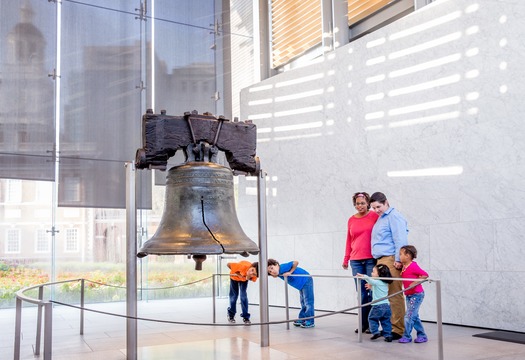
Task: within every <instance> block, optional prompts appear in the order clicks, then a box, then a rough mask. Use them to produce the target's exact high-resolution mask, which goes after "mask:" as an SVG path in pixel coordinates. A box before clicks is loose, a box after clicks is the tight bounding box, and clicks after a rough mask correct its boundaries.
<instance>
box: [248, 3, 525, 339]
mask: <svg viewBox="0 0 525 360" xmlns="http://www.w3.org/2000/svg"><path fill="white" fill-rule="evenodd" d="M524 17H525V2H521V1H515V0H487V1H483V2H480V1H476V0H457V1H451V0H440V1H436V2H433V3H432V4H430V5H428V6H425V7H423V8H422V9H421V10H418V11H416V12H414V13H413V14H411V15H409V16H406V17H404V18H402V19H399V20H398V21H396V22H394V23H392V24H390V25H388V26H386V27H384V28H381V29H379V30H377V31H375V32H373V33H371V34H369V35H366V36H364V37H362V38H360V39H358V40H356V41H353V42H352V43H350V44H347V45H345V46H343V47H340V48H338V49H336V50H335V51H333V52H330V53H327V54H326V55H325V56H324V57H322V58H320V59H318V60H317V61H316V62H315V63H312V64H310V65H308V66H304V67H302V68H298V69H294V70H291V71H287V72H284V73H282V74H279V75H277V76H274V77H272V78H270V79H267V80H265V81H262V82H260V83H258V84H255V85H253V86H251V87H250V88H247V89H244V90H243V91H242V93H241V118H243V119H251V120H253V121H254V123H256V124H257V126H258V129H259V133H258V149H257V153H258V155H259V156H260V157H261V160H262V163H263V164H264V168H265V169H266V170H267V171H268V175H269V177H270V178H272V179H273V180H271V182H270V183H269V185H268V188H269V192H268V198H267V201H268V232H269V234H270V235H271V236H270V240H269V241H270V246H271V247H275V249H278V250H276V251H279V252H280V253H283V254H284V253H286V254H287V255H288V256H293V257H296V260H299V261H300V262H301V264H307V265H308V266H310V267H311V268H312V269H313V271H315V273H318V274H319V273H323V274H332V275H334V276H336V275H339V274H341V273H347V272H344V271H343V270H341V264H340V263H341V261H342V255H343V253H344V248H341V247H343V246H344V234H345V232H346V222H347V219H348V217H349V216H350V215H352V213H353V211H354V210H353V207H352V204H351V195H352V193H354V192H355V191H367V192H369V193H373V192H374V191H383V192H384V193H385V194H386V195H387V197H388V198H389V200H390V203H391V205H392V206H394V207H395V208H397V209H398V210H399V211H401V213H402V214H403V215H404V216H405V217H406V218H407V220H408V223H409V229H410V233H409V241H410V242H411V243H413V244H415V245H416V246H417V247H418V249H419V259H418V261H419V263H420V264H421V265H422V266H423V267H424V268H425V269H426V270H427V271H429V273H430V274H431V277H437V278H441V280H442V290H443V294H442V295H443V316H444V321H445V322H449V323H456V324H464V325H474V326H485V327H491V328H492V327H493V328H501V329H507V330H516V331H520V329H522V328H523V325H522V324H521V323H520V322H519V321H518V320H517V317H515V318H512V319H506V321H505V320H502V317H501V316H499V315H498V311H499V310H498V309H500V308H505V309H509V308H514V307H515V304H517V303H520V302H521V300H522V299H521V295H519V294H518V291H519V289H521V288H523V280H522V279H524V278H525V271H524V265H523V261H521V259H523V255H524V250H523V249H524V248H525V247H524V246H523V244H524V243H525V238H524V236H525V235H524V233H525V231H524V230H525V229H524V225H522V224H524V223H525V221H524V220H525V207H523V206H522V204H523V203H525V192H524V191H523V179H524V178H525V159H524V156H523V155H522V154H523V153H525V141H523V139H525V125H524V123H523V119H524V114H525V102H524V101H523V98H525V82H523V81H522V79H523V78H524V75H525V67H524V66H523V64H522V62H523V61H522V55H521V54H523V52H524V51H525V37H523V36H522V33H523V30H522V29H523V25H522V19H523V18H524ZM248 197H249V195H246V191H245V192H244V193H243V191H242V190H241V182H239V207H240V208H243V209H244V208H245V209H246V214H248V213H249V212H250V210H249V209H250V208H253V207H254V206H255V205H254V204H255V203H254V199H253V195H252V196H251V197H249V198H248ZM245 198H246V199H245ZM242 216H243V221H248V222H249V221H253V220H250V219H248V218H244V215H242ZM248 227H249V228H250V226H248ZM251 229H254V227H253V226H252V227H251ZM283 237H284V238H285V239H287V240H286V241H284V242H281V243H280V244H274V242H275V241H280V239H281V238H283ZM290 239H293V240H290ZM299 243H300V245H299ZM330 244H331V246H332V249H328V246H329V245H330ZM287 246H288V248H286V247H287ZM305 267H306V266H305ZM478 275H479V276H478ZM513 281H514V283H513ZM320 286H324V285H320ZM328 287H329V286H327V288H328ZM426 289H428V290H427V291H428V292H427V299H426V300H425V306H424V307H423V309H422V314H424V317H426V318H427V319H431V318H432V317H433V316H435V306H434V304H432V303H434V302H435V292H434V285H433V284H432V283H431V284H428V285H426ZM332 290H333V291H332V293H330V294H328V293H326V291H324V289H323V291H319V294H317V293H316V296H317V297H318V298H319V301H318V303H322V304H323V305H324V304H326V306H331V307H332V309H333V310H336V308H337V307H338V306H339V305H340V304H343V303H344V301H345V299H347V295H348V291H355V290H353V289H352V288H351V287H350V289H346V288H345V289H338V288H337V287H336V288H334V289H332ZM281 295H282V294H281ZM278 297H279V296H276V297H275V300H276V301H277V300H278ZM350 298H355V295H354V296H350ZM316 302H317V301H316ZM330 304H331V305H330ZM431 304H432V306H427V305H431ZM517 311H518V315H522V314H521V313H520V311H521V310H517ZM504 314H507V310H505V312H504ZM480 315H481V316H480ZM521 318H523V316H522V317H521Z"/></svg>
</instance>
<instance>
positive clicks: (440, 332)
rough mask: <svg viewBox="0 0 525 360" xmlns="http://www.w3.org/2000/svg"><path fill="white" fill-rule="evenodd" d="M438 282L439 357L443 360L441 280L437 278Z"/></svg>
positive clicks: (436, 281)
mask: <svg viewBox="0 0 525 360" xmlns="http://www.w3.org/2000/svg"><path fill="white" fill-rule="evenodd" d="M435 283H436V316H437V332H438V358H439V360H443V356H444V355H443V314H442V312H441V280H435Z"/></svg>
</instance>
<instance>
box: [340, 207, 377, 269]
mask: <svg viewBox="0 0 525 360" xmlns="http://www.w3.org/2000/svg"><path fill="white" fill-rule="evenodd" d="M378 217H379V216H378V215H377V214H376V213H375V212H373V211H370V212H368V214H366V215H365V216H363V217H361V218H358V217H355V215H352V216H351V217H350V219H348V233H347V235H346V251H345V258H344V260H343V265H348V260H364V259H372V258H373V256H372V245H371V239H372V228H373V227H374V224H375V223H376V220H377V218H378Z"/></svg>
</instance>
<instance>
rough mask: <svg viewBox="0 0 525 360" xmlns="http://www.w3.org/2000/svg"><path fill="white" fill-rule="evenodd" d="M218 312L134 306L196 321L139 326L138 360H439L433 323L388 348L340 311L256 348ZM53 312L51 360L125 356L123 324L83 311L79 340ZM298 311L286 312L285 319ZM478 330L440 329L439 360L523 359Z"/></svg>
mask: <svg viewBox="0 0 525 360" xmlns="http://www.w3.org/2000/svg"><path fill="white" fill-rule="evenodd" d="M86 307H88V308H92V309H97V310H100V311H107V312H111V313H117V314H123V315H124V314H125V313H126V304H125V303H111V304H92V305H86ZM216 308H217V323H218V324H220V326H213V325H210V324H211V323H212V322H213V309H212V301H211V299H209V298H206V299H191V300H169V301H168V300H164V301H151V302H139V304H138V315H139V317H142V318H150V319H161V320H163V321H174V322H191V323H198V324H200V325H187V324H172V323H159V322H154V321H139V322H138V334H139V335H138V349H137V352H138V355H139V359H159V360H160V359H192V360H193V359H196V360H200V359H203V360H204V359H205V360H209V359H215V360H230V359H241V360H244V359H246V360H265V359H271V360H281V359H297V360H307V359H349V358H352V359H389V360H396V359H400V360H401V359H403V360H416V359H419V360H422V359H423V360H424V359H438V342H437V335H436V334H437V328H436V325H435V324H432V323H425V328H426V330H427V332H428V335H429V342H428V343H424V344H414V343H410V344H399V343H395V342H393V343H386V342H384V341H382V339H378V340H375V341H371V340H370V335H364V336H363V340H362V342H359V341H358V337H357V334H355V333H354V329H355V328H356V324H357V316H355V315H351V314H338V315H334V316H328V317H322V318H319V319H317V320H316V327H315V328H312V329H302V328H295V327H293V326H290V329H289V330H288V329H287V327H286V325H285V324H274V325H270V326H269V328H270V337H269V340H270V346H268V347H261V346H260V343H261V332H260V327H259V326H257V325H251V326H245V325H243V324H239V323H240V319H239V318H237V321H238V322H237V324H236V325H234V326H231V325H229V324H227V322H226V308H227V301H226V300H225V299H221V300H218V301H217V306H216ZM445 310H446V309H445ZM53 312H54V313H53V359H54V360H66V359H67V360H87V359H96V360H117V359H119V360H123V359H126V355H125V354H126V319H124V318H120V317H114V316H108V315H103V314H98V313H93V312H86V314H85V326H84V335H79V324H80V321H79V319H80V317H79V312H78V310H76V309H73V308H68V307H64V306H57V307H55V308H54V310H53ZM250 312H251V313H252V319H251V320H252V322H253V323H256V322H257V321H258V319H259V308H258V307H257V306H250ZM296 312H297V310H293V309H292V310H291V316H290V318H293V316H294V315H295V314H296ZM318 314H321V313H318ZM285 318H286V315H285V312H284V309H282V308H273V307H272V308H270V321H279V320H284V319H285ZM36 320H37V319H36V308H34V307H24V309H23V313H22V332H23V339H22V347H21V359H34V358H35V357H34V355H33V346H34V344H35V334H36ZM14 322H15V311H14V309H7V310H0V329H2V330H1V332H0V359H12V358H13V343H14ZM483 331H484V330H483V329H479V328H478V329H473V328H467V327H459V326H445V327H444V329H443V337H444V358H445V359H457V360H465V359H486V360H495V359H498V360H511V359H516V360H517V359H525V345H522V344H516V343H508V342H502V341H495V340H488V339H482V338H478V337H473V336H472V335H474V334H477V333H480V332H483ZM42 351H43V349H42V350H41V352H42ZM40 358H43V356H42V355H41V356H40Z"/></svg>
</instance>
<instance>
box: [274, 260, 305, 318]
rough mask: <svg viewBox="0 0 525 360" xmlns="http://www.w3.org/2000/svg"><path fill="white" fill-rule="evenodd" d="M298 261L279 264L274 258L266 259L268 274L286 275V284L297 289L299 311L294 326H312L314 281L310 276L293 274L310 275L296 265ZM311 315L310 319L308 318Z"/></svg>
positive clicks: (282, 277)
mask: <svg viewBox="0 0 525 360" xmlns="http://www.w3.org/2000/svg"><path fill="white" fill-rule="evenodd" d="M297 265H299V262H298V261H290V262H287V263H285V264H281V265H279V262H278V261H277V260H274V259H268V275H271V276H272V277H279V278H281V279H283V280H284V277H285V276H286V277H287V279H288V284H289V285H290V286H292V287H294V288H296V289H297V290H299V293H300V297H301V311H299V320H296V321H294V323H293V324H294V326H300V327H302V328H313V327H314V326H315V323H314V319H313V316H314V281H313V279H312V277H311V276H294V275H292V274H295V275H310V274H309V273H308V271H306V270H304V269H303V268H300V267H298V266H297ZM310 317H311V319H309V318H310Z"/></svg>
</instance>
